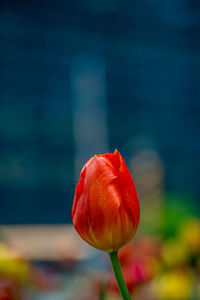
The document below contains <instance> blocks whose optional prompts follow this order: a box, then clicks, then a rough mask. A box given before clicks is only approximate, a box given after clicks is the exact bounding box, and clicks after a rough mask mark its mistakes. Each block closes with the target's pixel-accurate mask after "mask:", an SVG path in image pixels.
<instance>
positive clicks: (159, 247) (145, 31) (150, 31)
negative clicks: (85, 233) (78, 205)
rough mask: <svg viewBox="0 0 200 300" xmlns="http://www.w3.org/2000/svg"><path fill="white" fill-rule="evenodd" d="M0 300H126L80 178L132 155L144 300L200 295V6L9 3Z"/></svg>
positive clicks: (181, 0)
mask: <svg viewBox="0 0 200 300" xmlns="http://www.w3.org/2000/svg"><path fill="white" fill-rule="evenodd" d="M0 40H1V46H0V300H117V299H121V296H120V293H119V289H118V287H117V284H116V281H115V278H114V275H113V272H112V269H111V265H110V262H109V257H108V255H107V254H106V253H104V252H101V251H99V250H96V249H94V248H92V247H90V246H89V245H87V244H86V243H85V242H84V241H83V240H81V239H80V237H79V236H78V234H77V233H76V231H75V229H74V228H73V225H72V203H73V198H74V191H75V187H76V184H77V182H78V178H79V174H80V172H81V169H82V167H83V165H84V164H85V162H86V161H87V160H88V159H89V158H90V157H92V156H94V155H95V154H102V153H107V152H108V153H113V152H114V151H115V149H117V150H118V151H119V152H120V153H121V154H122V156H123V158H124V160H125V162H126V164H127V166H128V168H129V170H130V173H131V176H132V178H133V181H134V183H135V186H136V189H137V193H138V197H139V202H140V223H139V226H138V230H137V233H136V235H135V237H134V239H133V240H132V241H131V242H130V243H128V244H127V245H126V246H124V247H122V248H121V249H120V250H119V259H120V263H121V266H122V271H123V274H124V278H125V281H126V283H127V286H128V289H129V292H130V294H131V297H132V299H135V300H198V299H200V213H199V212H200V204H199V203H200V202H199V199H200V183H199V170H200V159H199V153H200V122H199V119H200V101H199V99H200V84H199V83H200V4H199V1H198V0H165V1H158V0H135V1H130V0H124V1H122V0H86V1H81V0H74V1H72V2H70V1H64V0H59V1H52V2H48V1H46V0H40V1H33V0H30V1H25V0H19V1H15V0H11V1H9V2H8V1H4V0H3V1H0Z"/></svg>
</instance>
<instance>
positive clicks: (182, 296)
mask: <svg viewBox="0 0 200 300" xmlns="http://www.w3.org/2000/svg"><path fill="white" fill-rule="evenodd" d="M193 288H194V275H193V274H192V272H181V271H172V272H168V273H164V274H162V275H160V277H158V278H156V279H155V280H154V281H153V284H152V289H153V293H154V294H155V297H156V299H162V300H169V299H170V300H189V299H191V297H192V293H193Z"/></svg>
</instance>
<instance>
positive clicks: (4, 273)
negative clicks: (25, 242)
mask: <svg viewBox="0 0 200 300" xmlns="http://www.w3.org/2000/svg"><path fill="white" fill-rule="evenodd" d="M28 276H29V264H28V263H27V262H26V261H25V260H24V259H22V258H21V257H20V255H19V254H18V252H17V251H15V250H13V249H10V248H9V247H8V246H6V245H5V244H3V243H0V277H3V278H6V279H12V280H14V281H16V282H17V283H20V284H23V283H25V282H26V281H27V279H28Z"/></svg>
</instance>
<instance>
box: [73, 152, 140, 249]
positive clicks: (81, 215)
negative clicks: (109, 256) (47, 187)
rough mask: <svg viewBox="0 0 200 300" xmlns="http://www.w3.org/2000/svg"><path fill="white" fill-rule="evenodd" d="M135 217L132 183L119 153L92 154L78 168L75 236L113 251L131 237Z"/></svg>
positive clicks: (137, 216)
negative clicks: (79, 172)
mask: <svg viewBox="0 0 200 300" xmlns="http://www.w3.org/2000/svg"><path fill="white" fill-rule="evenodd" d="M139 218H140V207H139V201H138V196H137V192H136V189H135V185H134V182H133V180H132V178H131V174H130V172H129V170H128V168H127V166H126V164H125V162H124V159H123V158H122V156H121V155H120V153H119V152H118V151H117V150H115V152H114V153H105V154H103V155H95V156H94V157H92V158H91V159H90V160H89V161H88V162H87V163H86V164H85V166H84V167H83V169H82V171H81V174H80V177H79V181H78V184H77V186H76V190H75V196H74V202H73V207H72V219H73V224H74V227H75V229H76V231H77V232H78V233H79V235H80V236H81V237H82V238H83V239H84V240H85V241H86V242H87V243H89V244H90V245H92V246H93V247H95V248H97V249H99V250H102V251H106V252H113V251H117V250H118V249H119V248H120V247H122V246H123V245H125V244H126V243H128V242H129V241H130V240H131V239H132V238H133V236H134V235H135V232H136V230H137V227H138V223H139Z"/></svg>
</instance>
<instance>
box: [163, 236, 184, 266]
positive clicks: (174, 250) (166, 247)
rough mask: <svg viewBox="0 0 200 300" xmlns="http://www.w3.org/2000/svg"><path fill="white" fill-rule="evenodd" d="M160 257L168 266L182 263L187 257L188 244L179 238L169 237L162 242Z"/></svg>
mask: <svg viewBox="0 0 200 300" xmlns="http://www.w3.org/2000/svg"><path fill="white" fill-rule="evenodd" d="M162 257H163V260H164V263H165V264H166V265H167V266H168V267H174V266H178V265H181V264H184V263H186V262H187V261H188V259H189V249H188V246H187V244H186V243H185V242H184V241H183V240H181V239H179V238H171V239H169V240H167V241H165V242H164V243H163V247H162Z"/></svg>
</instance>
